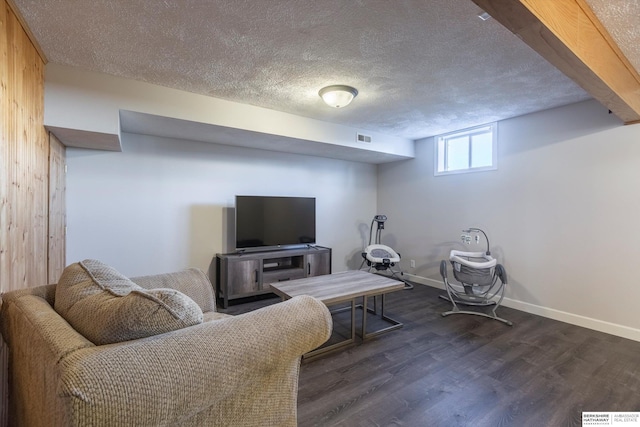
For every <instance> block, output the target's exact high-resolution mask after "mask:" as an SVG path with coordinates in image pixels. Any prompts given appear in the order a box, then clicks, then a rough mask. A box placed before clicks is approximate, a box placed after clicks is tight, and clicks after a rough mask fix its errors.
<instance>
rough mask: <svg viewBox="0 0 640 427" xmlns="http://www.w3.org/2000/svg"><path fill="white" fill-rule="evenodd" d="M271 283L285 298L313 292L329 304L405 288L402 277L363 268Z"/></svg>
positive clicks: (275, 290) (275, 291) (274, 289)
mask: <svg viewBox="0 0 640 427" xmlns="http://www.w3.org/2000/svg"><path fill="white" fill-rule="evenodd" d="M270 285H271V289H272V290H273V292H274V293H276V294H277V295H279V296H281V297H283V298H293V297H295V296H298V295H310V296H312V297H315V298H318V299H319V300H320V301H322V302H323V303H325V304H326V305H330V304H337V303H340V302H345V301H350V300H352V299H353V298H356V297H362V296H374V295H381V294H385V293H388V292H394V291H399V290H401V289H404V283H402V282H400V281H398V280H395V279H390V278H388V277H385V276H381V275H379V274H372V273H367V272H366V271H360V270H355V271H344V272H341V273H334V274H326V275H323V276H314V277H308V278H305V279H296V280H288V281H286V282H277V283H271V284H270Z"/></svg>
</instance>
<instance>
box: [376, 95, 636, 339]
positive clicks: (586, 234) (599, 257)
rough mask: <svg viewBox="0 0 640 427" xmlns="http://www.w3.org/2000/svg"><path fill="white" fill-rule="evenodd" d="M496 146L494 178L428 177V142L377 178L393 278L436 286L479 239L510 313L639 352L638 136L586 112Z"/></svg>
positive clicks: (512, 123)
mask: <svg viewBox="0 0 640 427" xmlns="http://www.w3.org/2000/svg"><path fill="white" fill-rule="evenodd" d="M498 135H499V136H498V137H499V148H498V153H499V156H498V170H497V171H490V172H481V173H473V174H460V175H450V176H439V177H434V176H433V138H427V139H424V140H421V141H418V142H417V144H416V158H415V159H413V160H407V161H404V162H397V163H393V164H386V165H380V166H379V173H378V207H379V209H378V210H379V211H380V212H384V213H386V214H387V215H388V216H389V222H388V225H387V230H386V234H385V236H386V237H387V239H388V242H389V243H392V244H394V245H395V247H396V248H397V250H398V251H400V252H401V253H402V255H403V265H402V267H403V268H404V269H405V271H406V272H408V273H412V274H415V275H416V276H419V277H417V279H419V278H420V277H423V278H427V279H433V280H434V281H429V280H427V281H425V283H429V284H433V285H436V286H437V284H438V283H441V279H440V275H439V273H438V264H439V262H440V260H442V259H446V258H448V253H449V251H450V250H451V249H452V248H455V247H459V248H463V247H466V246H462V245H461V244H460V243H459V236H460V234H461V230H462V229H463V228H466V227H470V226H476V227H480V228H483V229H484V230H485V231H487V233H488V234H489V238H490V240H491V245H492V247H493V254H494V255H496V256H497V257H498V259H499V261H500V262H501V263H503V265H505V267H506V269H507V272H508V274H509V279H510V280H509V287H508V289H507V296H508V298H509V300H507V301H506V304H507V305H510V306H512V307H515V308H520V309H523V310H526V311H530V312H534V313H537V314H542V315H545V316H548V317H552V318H556V319H559V320H564V321H568V322H571V323H575V324H579V325H582V326H587V327H591V328H594V329H598V330H602V331H605V332H611V333H615V334H618V335H622V336H626V337H629V338H632V339H636V340H640V316H638V315H637V303H638V301H640V286H639V285H638V276H637V271H638V269H637V268H636V265H637V264H638V262H639V260H640V240H639V237H640V233H639V231H638V230H639V229H638V223H639V221H640V191H639V186H640V125H631V126H622V125H621V124H620V123H619V121H618V120H617V119H616V118H615V117H613V116H612V115H609V114H608V113H607V110H606V109H605V108H603V107H602V106H601V105H600V104H598V103H597V102H595V101H586V102H582V103H578V104H574V105H571V106H567V107H562V108H557V109H553V110H547V111H543V112H540V113H536V114H531V115H527V116H522V117H517V118H514V119H510V120H505V121H502V122H500V123H499V130H498ZM472 247H473V246H472ZM410 259H415V260H416V268H415V269H411V268H409V260H410Z"/></svg>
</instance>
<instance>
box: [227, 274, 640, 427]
mask: <svg viewBox="0 0 640 427" xmlns="http://www.w3.org/2000/svg"><path fill="white" fill-rule="evenodd" d="M440 293H441V291H439V290H438V289H435V288H431V287H428V286H422V285H416V286H415V288H414V289H413V290H407V291H400V292H395V293H393V294H389V295H388V297H387V306H386V308H385V312H386V314H388V315H389V316H392V317H394V318H396V319H397V320H400V321H401V322H403V323H404V327H403V328H402V329H399V330H397V331H392V332H390V333H388V334H384V335H381V336H379V337H377V338H375V339H373V340H371V341H368V342H366V343H364V344H362V345H358V346H355V347H351V348H348V349H345V350H343V351H340V352H338V353H334V354H331V355H327V356H324V357H322V358H319V359H316V360H312V361H308V362H303V363H302V368H301V373H300V382H299V395H298V422H299V426H300V427H305V426H343V427H347V426H348V427H353V426H434V427H440V426H443V427H451V426H474V427H484V426H487V427H489V426H490V427H494V426H535V427H540V426H554V427H555V426H580V425H581V413H582V411H640V343H639V342H635V341H630V340H626V339H623V338H619V337H615V336H612V335H608V334H604V333H600V332H595V331H592V330H589V329H584V328H580V327H577V326H573V325H569V324H566V323H562V322H557V321H554V320H550V319H546V318H543V317H539V316H535V315H531V314H528V313H524V312H520V311H517V310H513V309H509V308H504V307H501V308H500V309H499V311H498V313H499V314H500V315H501V316H502V317H504V318H506V319H508V320H511V321H513V323H514V326H512V327H509V326H506V325H504V324H502V323H500V322H497V321H495V320H491V319H487V318H483V317H478V316H469V315H459V314H458V315H453V316H448V317H446V318H443V317H442V316H441V315H440V313H441V312H443V311H446V310H448V309H449V307H450V304H449V303H448V302H447V301H444V300H441V299H439V298H438V295H439V294H440ZM278 301H279V300H278V299H275V298H272V299H268V300H263V301H259V302H254V303H250V304H242V305H236V306H232V307H230V308H229V309H228V310H226V311H227V312H229V313H232V314H237V313H241V312H243V311H249V310H252V309H255V308H257V307H260V306H263V305H266V304H272V303H276V302H278ZM339 321H341V320H340V319H339ZM337 326H338V328H337V329H340V327H339V325H337Z"/></svg>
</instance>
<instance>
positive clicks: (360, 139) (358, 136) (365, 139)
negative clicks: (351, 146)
mask: <svg viewBox="0 0 640 427" xmlns="http://www.w3.org/2000/svg"><path fill="white" fill-rule="evenodd" d="M356 140H357V141H358V142H371V137H370V136H369V135H363V134H361V133H358V134H356Z"/></svg>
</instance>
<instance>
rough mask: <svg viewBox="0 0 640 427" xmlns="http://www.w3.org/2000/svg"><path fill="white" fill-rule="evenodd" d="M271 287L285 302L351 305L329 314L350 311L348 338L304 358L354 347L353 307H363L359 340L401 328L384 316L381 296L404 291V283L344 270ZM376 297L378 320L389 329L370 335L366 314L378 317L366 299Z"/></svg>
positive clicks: (375, 309)
mask: <svg viewBox="0 0 640 427" xmlns="http://www.w3.org/2000/svg"><path fill="white" fill-rule="evenodd" d="M270 286H271V290H272V291H273V292H274V293H275V294H277V295H279V296H280V297H281V298H282V299H283V300H287V299H290V298H293V297H295V296H298V295H310V296H312V297H315V298H318V299H319V300H320V301H322V302H323V303H324V304H325V305H326V306H330V305H335V304H340V303H345V302H349V303H351V306H350V307H346V308H342V309H338V310H334V311H333V312H332V313H336V312H338V311H342V310H345V309H346V310H349V309H351V336H350V337H349V338H348V339H346V340H344V341H340V342H338V343H335V344H331V345H328V346H324V347H319V348H317V349H315V350H313V351H311V352H309V353H307V354H305V356H304V357H305V358H310V357H314V356H318V355H320V354H323V353H327V352H330V351H334V350H337V349H339V348H341V347H344V346H347V345H353V344H355V342H356V321H355V320H356V319H355V312H356V308H362V325H361V328H360V337H361V338H362V341H366V340H368V339H370V338H372V337H374V336H377V335H380V334H382V333H385V332H389V331H392V330H394V329H398V328H401V327H402V323H400V322H398V321H396V320H394V319H392V318H390V317H388V316H386V315H385V314H384V299H385V298H384V297H385V295H386V294H388V293H390V292H395V291H399V290H402V289H404V283H403V282H400V281H398V280H394V279H390V278H388V277H385V276H381V275H379V274H372V273H368V272H365V271H360V270H357V271H344V272H341V273H334V274H327V275H323V276H315V277H309V278H305V279H296V280H289V281H285V282H276V283H271V284H270ZM377 296H382V298H381V299H382V302H381V307H380V318H381V319H382V320H384V321H385V322H386V323H389V324H390V326H388V327H385V328H380V329H378V330H375V331H372V332H367V313H373V314H374V315H377V308H376V304H375V302H374V308H373V309H367V298H368V297H377ZM358 298H362V305H356V299H358Z"/></svg>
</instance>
